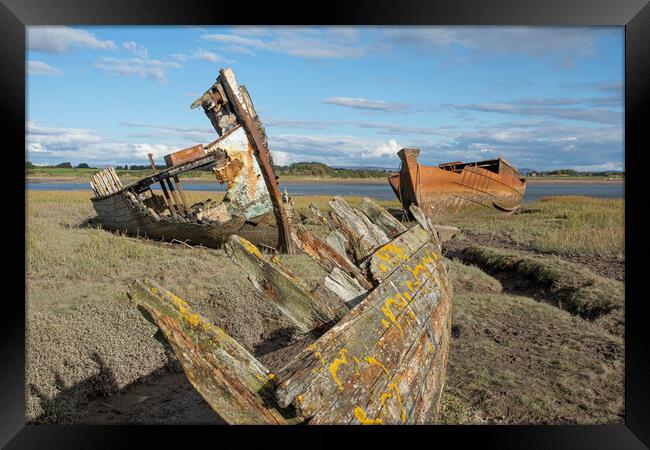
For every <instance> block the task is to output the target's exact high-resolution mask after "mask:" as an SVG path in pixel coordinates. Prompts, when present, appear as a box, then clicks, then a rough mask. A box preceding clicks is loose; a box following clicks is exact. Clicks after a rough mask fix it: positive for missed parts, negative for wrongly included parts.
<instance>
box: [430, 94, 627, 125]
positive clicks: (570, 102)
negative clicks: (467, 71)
mask: <svg viewBox="0 0 650 450" xmlns="http://www.w3.org/2000/svg"><path fill="white" fill-rule="evenodd" d="M569 106H571V107H569ZM593 106H599V108H594V107H593ZM603 106H604V107H613V108H614V109H605V108H602V107H603ZM622 107H623V101H622V99H620V98H618V97H595V98H583V99H580V98H524V99H518V100H513V101H508V102H494V103H475V104H464V105H462V104H460V105H459V104H446V105H442V109H447V110H457V111H476V112H491V113H500V114H508V115H518V116H527V117H547V118H554V119H563V120H578V121H583V122H594V123H601V124H611V123H620V122H622V120H623V112H622V110H620V109H618V108H622Z"/></svg>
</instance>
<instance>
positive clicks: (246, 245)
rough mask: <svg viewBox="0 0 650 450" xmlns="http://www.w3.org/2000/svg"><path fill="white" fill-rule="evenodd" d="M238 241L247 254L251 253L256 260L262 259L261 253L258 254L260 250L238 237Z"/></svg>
mask: <svg viewBox="0 0 650 450" xmlns="http://www.w3.org/2000/svg"><path fill="white" fill-rule="evenodd" d="M239 241H240V242H241V243H242V245H243V246H244V248H245V249H246V250H247V251H248V253H252V254H253V255H255V256H257V257H258V258H261V257H262V253H261V252H260V250H259V249H258V248H257V247H255V245H254V244H253V243H252V242H250V241H248V240H246V239H244V238H243V237H241V236H239Z"/></svg>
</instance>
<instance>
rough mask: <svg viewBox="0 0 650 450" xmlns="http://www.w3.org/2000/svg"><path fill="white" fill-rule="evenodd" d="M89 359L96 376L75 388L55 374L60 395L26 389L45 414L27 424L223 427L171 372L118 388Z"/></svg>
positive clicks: (105, 369)
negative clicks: (170, 424) (201, 425)
mask: <svg viewBox="0 0 650 450" xmlns="http://www.w3.org/2000/svg"><path fill="white" fill-rule="evenodd" d="M91 358H92V360H93V361H94V362H95V364H97V366H98V368H99V370H98V372H97V373H96V374H95V375H93V376H91V377H88V378H86V379H84V380H83V381H81V382H78V383H75V384H72V385H66V383H65V382H64V380H63V379H62V377H61V375H60V374H59V373H55V385H56V388H57V390H58V394H56V395H55V396H53V397H51V398H50V397H48V396H47V395H45V394H44V393H43V392H41V391H40V390H39V389H38V388H37V387H36V386H34V385H31V384H30V385H29V386H28V389H29V391H30V393H31V394H32V395H33V396H35V397H36V398H37V399H38V400H39V401H40V404H41V408H42V411H43V412H42V413H41V414H40V415H39V416H37V417H35V418H34V419H32V420H30V421H28V424H64V423H65V424H71V423H85V424H127V423H141V424H147V423H151V424H165V423H174V424H181V423H185V424H192V423H209V424H224V423H225V422H224V420H223V419H222V418H221V417H220V416H219V415H218V414H217V413H216V412H215V411H214V410H212V408H211V407H210V406H209V405H208V404H207V403H206V402H205V400H203V398H202V397H201V396H200V395H199V394H198V393H197V392H196V391H195V390H194V388H193V387H192V385H191V384H190V382H189V380H188V379H187V378H186V376H185V375H184V374H183V373H182V372H180V373H179V371H178V370H174V368H173V367H164V368H161V369H157V370H155V371H153V372H152V373H149V374H147V375H144V376H142V377H140V378H138V379H137V380H135V381H134V382H133V383H131V384H129V385H127V386H125V387H123V388H120V387H119V384H118V382H117V379H116V377H115V374H114V372H113V370H112V369H111V368H110V367H109V366H108V365H107V364H106V363H105V362H104V360H103V359H102V358H101V357H100V356H99V355H98V354H97V353H93V354H92V356H91Z"/></svg>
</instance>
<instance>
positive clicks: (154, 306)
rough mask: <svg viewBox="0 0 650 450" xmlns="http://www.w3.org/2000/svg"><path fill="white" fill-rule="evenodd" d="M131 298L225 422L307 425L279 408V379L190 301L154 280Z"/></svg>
mask: <svg viewBox="0 0 650 450" xmlns="http://www.w3.org/2000/svg"><path fill="white" fill-rule="evenodd" d="M128 296H129V298H130V299H131V300H132V301H133V302H134V303H135V304H136V305H138V306H140V307H142V308H143V309H144V310H145V311H146V313H147V314H148V316H149V317H148V318H149V319H150V320H152V321H153V322H154V323H155V324H156V325H157V326H158V328H159V329H160V331H161V332H162V333H163V335H164V336H165V339H166V340H167V342H168V343H169V344H170V345H171V347H172V349H173V350H174V353H175V354H176V356H177V357H178V359H179V361H180V363H181V366H182V367H183V370H184V372H185V375H186V376H187V378H188V379H189V380H190V382H191V383H192V386H194V388H195V389H196V390H197V391H198V392H199V393H200V394H201V396H202V397H203V398H204V399H205V400H206V401H207V402H208V404H209V405H210V406H211V407H212V409H214V410H215V411H216V412H217V413H218V414H219V415H220V416H221V417H222V418H223V419H224V420H225V421H226V422H228V423H230V424H275V425H279V424H287V423H289V422H294V423H295V422H299V421H301V420H302V419H301V418H299V417H297V416H296V415H295V412H293V411H291V410H290V409H285V408H279V407H278V406H277V404H276V403H274V400H273V390H274V385H275V382H276V380H277V378H276V376H275V375H274V374H272V373H271V372H270V371H269V370H268V369H267V368H266V367H264V365H263V364H262V363H260V362H259V361H258V360H257V359H256V358H255V357H254V356H253V355H251V354H250V353H249V352H248V351H247V350H246V349H245V348H244V347H242V346H241V345H240V344H239V343H238V342H237V341H235V340H234V339H232V338H231V337H230V336H228V335H227V334H226V333H225V332H224V331H223V330H222V329H221V328H219V327H216V326H214V325H212V324H211V323H210V322H209V321H208V320H207V319H205V318H203V317H201V316H200V315H199V314H196V313H195V312H194V311H193V310H192V309H191V308H190V306H189V305H188V304H187V303H186V302H185V301H183V300H182V299H180V298H179V297H177V296H176V295H174V294H173V293H171V292H169V291H167V290H165V289H163V288H161V287H160V286H158V285H157V284H156V283H154V282H152V281H149V280H144V281H142V282H140V281H136V282H135V283H133V284H132V285H131V286H130V288H129V291H128Z"/></svg>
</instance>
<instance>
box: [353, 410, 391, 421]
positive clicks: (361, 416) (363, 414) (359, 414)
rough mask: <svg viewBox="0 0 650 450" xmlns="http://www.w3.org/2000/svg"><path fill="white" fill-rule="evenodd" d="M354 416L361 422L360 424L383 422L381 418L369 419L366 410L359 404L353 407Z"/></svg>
mask: <svg viewBox="0 0 650 450" xmlns="http://www.w3.org/2000/svg"><path fill="white" fill-rule="evenodd" d="M354 416H355V417H356V418H357V420H358V421H359V422H361V424H362V425H383V424H384V423H383V422H382V420H381V419H379V418H377V419H369V418H368V416H367V415H366V412H365V411H364V410H363V408H361V407H360V406H357V407H356V408H354Z"/></svg>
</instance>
